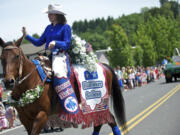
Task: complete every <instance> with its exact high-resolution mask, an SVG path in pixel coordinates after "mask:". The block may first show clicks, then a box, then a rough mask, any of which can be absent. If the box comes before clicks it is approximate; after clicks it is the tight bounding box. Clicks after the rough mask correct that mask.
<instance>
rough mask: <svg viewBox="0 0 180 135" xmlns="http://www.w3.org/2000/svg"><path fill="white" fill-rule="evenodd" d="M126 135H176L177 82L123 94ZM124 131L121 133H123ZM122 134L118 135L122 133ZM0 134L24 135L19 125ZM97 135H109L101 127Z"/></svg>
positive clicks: (78, 132) (68, 132)
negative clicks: (127, 130) (126, 125)
mask: <svg viewBox="0 0 180 135" xmlns="http://www.w3.org/2000/svg"><path fill="white" fill-rule="evenodd" d="M123 95H124V98H125V104H126V115H127V124H128V129H129V132H128V135H180V126H179V125H180V108H179V106H180V98H179V97H180V80H178V81H177V82H173V83H168V84H166V83H165V79H164V78H162V79H160V80H158V81H155V82H152V83H149V84H147V85H144V86H142V87H136V88H135V89H132V90H129V91H123ZM92 131H93V128H88V129H83V130H82V129H80V128H78V129H73V128H69V129H64V131H62V132H60V131H59V130H58V129H56V130H55V131H54V132H50V133H43V132H42V133H41V135H58V134H59V135H72V134H73V135H91V134H92ZM124 132H125V131H124ZM124 132H123V133H122V134H124ZM0 134H2V135H26V134H27V133H26V131H25V129H24V128H23V126H18V127H16V128H14V129H10V130H5V131H2V132H0ZM100 135H113V134H112V131H111V128H110V127H109V126H108V125H104V126H103V127H102V129H101V132H100Z"/></svg>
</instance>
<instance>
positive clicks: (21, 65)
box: [0, 37, 126, 135]
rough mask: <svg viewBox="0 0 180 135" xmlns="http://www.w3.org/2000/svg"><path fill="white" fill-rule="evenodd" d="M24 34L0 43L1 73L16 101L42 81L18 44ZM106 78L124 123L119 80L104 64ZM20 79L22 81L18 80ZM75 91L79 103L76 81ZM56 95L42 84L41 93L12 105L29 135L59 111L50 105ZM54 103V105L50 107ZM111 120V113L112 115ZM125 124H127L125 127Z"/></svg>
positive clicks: (34, 134)
mask: <svg viewBox="0 0 180 135" xmlns="http://www.w3.org/2000/svg"><path fill="white" fill-rule="evenodd" d="M22 40H23V37H21V38H20V39H18V40H17V41H16V42H14V43H13V42H7V43H5V42H4V41H3V40H2V39H1V38H0V46H1V47H2V54H1V63H2V66H3V72H4V82H5V86H6V87H7V89H12V94H11V96H12V98H13V99H14V100H16V101H18V100H19V99H20V97H21V96H22V94H23V93H24V92H25V91H27V90H29V89H32V88H35V87H36V86H37V85H39V84H42V81H41V78H40V76H39V74H38V71H37V70H36V67H35V65H34V64H33V63H32V62H31V61H30V60H29V59H28V58H27V57H26V56H25V55H24V53H23V52H22V50H21V48H20V47H19V46H20V44H21V42H22ZM104 68H105V69H106V74H107V80H108V93H109V95H111V97H112V101H113V109H114V113H115V116H116V118H117V122H118V124H120V125H122V126H124V125H126V124H125V123H126V119H125V108H124V99H123V96H122V93H121V90H120V87H119V83H118V80H117V77H116V75H115V73H114V71H113V70H112V69H111V68H110V67H108V66H107V65H104ZM22 79H23V81H22V82H21V83H17V82H20V80H22ZM74 85H75V86H76V87H75V93H76V96H77V98H78V102H79V103H80V102H81V101H80V95H79V91H78V89H77V82H76V81H75V84H74ZM54 95H55V93H54V90H53V89H52V85H51V83H44V91H43V93H42V95H41V96H40V97H39V98H38V99H37V100H35V101H34V102H33V103H30V104H28V105H26V106H24V107H19V106H15V108H16V109H17V112H18V114H19V118H20V121H21V122H22V124H23V125H24V127H25V128H26V130H27V132H28V134H29V135H39V133H40V131H41V129H42V128H44V126H45V124H46V122H47V120H48V116H50V115H52V114H58V113H60V112H61V107H60V104H59V102H57V103H56V104H52V98H53V96H54ZM52 106H54V107H52ZM111 115H112V114H111ZM112 117H113V119H114V116H113V115H112ZM108 124H109V125H110V126H111V127H112V128H113V127H115V126H116V122H115V119H114V120H113V122H112V123H108ZM101 126H102V125H99V126H96V127H94V132H99V131H100V128H101ZM125 127H126V126H125Z"/></svg>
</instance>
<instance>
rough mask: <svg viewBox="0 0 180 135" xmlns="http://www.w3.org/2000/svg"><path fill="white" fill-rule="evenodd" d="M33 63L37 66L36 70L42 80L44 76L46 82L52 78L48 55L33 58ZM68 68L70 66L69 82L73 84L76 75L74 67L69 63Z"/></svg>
mask: <svg viewBox="0 0 180 135" xmlns="http://www.w3.org/2000/svg"><path fill="white" fill-rule="evenodd" d="M37 61H38V62H37ZM33 63H34V64H35V65H36V66H37V70H38V72H39V75H40V77H41V80H42V81H44V79H45V78H46V77H47V80H46V81H47V82H50V81H51V80H52V79H53V70H52V62H51V60H50V59H49V57H47V56H38V57H36V58H35V60H33ZM70 68H71V76H70V82H71V84H72V85H73V83H74V80H75V78H76V77H75V74H74V68H73V66H72V65H71V64H70Z"/></svg>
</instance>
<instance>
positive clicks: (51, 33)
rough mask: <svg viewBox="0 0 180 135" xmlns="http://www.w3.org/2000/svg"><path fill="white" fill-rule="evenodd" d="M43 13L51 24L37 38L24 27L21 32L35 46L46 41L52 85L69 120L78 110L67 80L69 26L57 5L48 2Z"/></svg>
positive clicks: (69, 71) (68, 75)
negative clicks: (52, 74) (48, 50)
mask: <svg viewBox="0 0 180 135" xmlns="http://www.w3.org/2000/svg"><path fill="white" fill-rule="evenodd" d="M45 13H47V14H48V18H49V21H50V22H51V24H50V25H48V26H47V27H46V29H45V31H44V32H43V34H42V35H41V37H40V38H39V39H37V38H34V37H32V36H30V35H28V34H27V32H26V28H25V27H23V30H22V32H23V35H24V36H25V38H26V39H27V40H28V41H30V42H31V43H32V44H34V45H35V46H41V45H43V44H44V43H46V44H45V50H47V49H50V50H51V52H52V69H53V72H54V77H53V86H54V89H55V91H56V92H57V94H58V96H59V99H60V103H61V105H62V107H63V110H64V115H61V116H62V118H63V119H68V121H69V120H72V119H73V116H76V114H77V113H78V112H79V107H78V102H77V99H76V96H75V93H74V90H73V88H72V85H71V83H70V80H69V79H70V75H71V70H70V64H69V56H68V54H67V50H68V49H69V48H70V45H71V28H70V26H69V25H68V24H67V23H66V18H65V13H63V12H62V11H61V7H60V6H59V5H51V4H50V5H49V6H48V9H47V10H46V12H45ZM65 117H66V118H65Z"/></svg>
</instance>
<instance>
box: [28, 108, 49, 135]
mask: <svg viewBox="0 0 180 135" xmlns="http://www.w3.org/2000/svg"><path fill="white" fill-rule="evenodd" d="M47 120H48V116H47V114H46V112H44V111H40V112H39V113H38V115H37V116H36V118H35V120H34V123H33V128H32V132H31V135H39V133H40V132H41V129H43V128H44V126H45V125H46V122H47Z"/></svg>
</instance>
